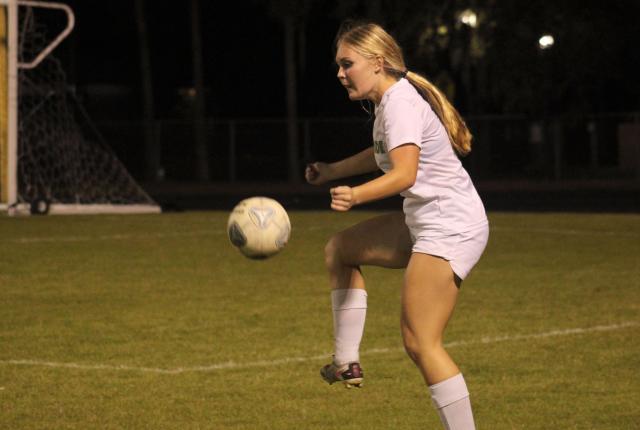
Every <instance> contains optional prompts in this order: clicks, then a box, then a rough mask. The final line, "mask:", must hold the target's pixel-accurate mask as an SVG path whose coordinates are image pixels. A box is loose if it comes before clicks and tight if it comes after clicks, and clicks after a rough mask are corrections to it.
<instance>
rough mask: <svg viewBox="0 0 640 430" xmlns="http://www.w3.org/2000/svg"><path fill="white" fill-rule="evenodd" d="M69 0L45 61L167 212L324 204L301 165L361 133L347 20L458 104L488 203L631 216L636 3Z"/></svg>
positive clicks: (635, 155)
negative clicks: (244, 200) (55, 64)
mask: <svg viewBox="0 0 640 430" xmlns="http://www.w3.org/2000/svg"><path fill="white" fill-rule="evenodd" d="M66 3H67V4H68V5H69V6H71V7H72V9H73V10H74V13H75V15H76V26H75V29H74V31H73V33H72V34H71V35H70V36H69V38H68V39H67V40H65V41H64V42H63V43H62V44H61V45H60V46H59V47H58V48H57V49H56V50H55V52H54V55H55V56H56V57H57V58H58V59H59V60H60V62H61V64H62V66H63V69H64V70H65V73H66V81H67V85H68V86H69V90H70V91H71V92H73V93H74V94H75V96H76V98H77V99H78V100H79V102H80V103H81V105H82V106H84V109H85V110H86V113H87V116H88V117H89V118H91V121H92V123H93V124H94V125H95V129H96V130H97V132H99V133H100V135H101V136H103V138H104V140H105V141H107V142H108V143H109V145H110V146H111V147H112V148H113V150H114V151H115V153H116V154H117V156H118V157H119V158H120V160H121V161H122V162H123V163H124V165H125V166H126V167H127V169H128V170H129V172H130V173H131V174H132V176H133V177H134V178H135V179H136V180H137V181H138V182H139V183H141V184H142V185H143V187H144V188H145V189H146V190H147V191H148V192H149V193H150V194H151V195H152V196H153V197H154V198H155V199H156V200H157V201H158V202H159V203H161V204H162V205H163V206H164V207H165V209H188V208H224V207H230V205H232V203H233V202H235V201H237V199H238V198H240V197H245V196H246V195H253V194H269V195H272V196H274V197H277V198H280V199H281V200H285V203H286V204H287V205H288V206H290V207H291V206H295V207H300V208H304V207H311V206H318V205H319V206H321V207H328V199H327V198H326V197H325V196H326V188H321V189H318V188H317V187H311V186H308V185H306V184H304V178H303V171H304V166H305V163H307V162H309V161H312V160H324V161H333V160H337V159H339V158H342V157H345V156H348V155H350V154H352V153H354V152H356V151H359V150H361V149H363V148H364V147H366V146H367V145H369V144H370V141H371V137H370V134H371V127H372V123H373V121H372V118H370V117H369V115H368V114H367V113H366V112H364V111H363V110H362V108H361V106H360V105H359V104H358V103H353V102H350V101H349V100H348V98H347V97H346V93H345V92H344V90H343V88H342V87H341V86H340V85H339V84H338V81H337V79H336V76H335V75H336V72H337V69H336V66H335V63H334V51H333V38H334V36H335V33H336V31H337V30H338V27H339V25H340V22H341V21H343V20H344V19H345V18H360V19H369V20H373V21H375V22H377V23H380V24H382V25H383V26H384V27H385V28H386V29H387V30H388V31H389V32H390V33H391V34H392V35H394V36H395V37H396V39H397V40H398V42H399V43H400V45H401V47H402V48H403V51H404V55H405V59H406V63H407V65H408V68H409V69H410V70H412V71H415V72H418V73H421V74H423V75H424V76H426V77H427V78H429V79H430V80H431V81H433V82H434V83H436V84H437V85H438V86H439V87H440V88H441V89H442V90H443V91H444V92H445V93H446V94H447V95H448V96H449V98H450V99H451V100H452V101H453V102H454V104H455V105H456V107H457V108H458V109H459V111H460V112H461V113H462V114H463V116H464V118H465V120H466V121H467V123H468V125H469V127H470V129H471V131H472V133H473V135H474V147H473V151H472V153H471V154H470V155H469V156H467V157H465V158H464V159H463V163H464V165H465V167H466V168H467V170H468V171H469V172H470V174H471V175H472V177H473V179H474V181H475V182H476V185H477V187H478V189H479V191H480V194H481V195H482V197H483V198H484V200H485V203H486V204H487V206H488V208H489V209H490V210H492V209H493V210H501V209H516V210H519V209H538V210H540V209H548V210H559V209H561V210H603V211H639V210H640V203H639V199H638V196H639V195H640V80H639V79H638V77H639V76H640V50H639V49H638V46H640V31H639V28H638V24H637V20H638V17H639V16H640V2H638V1H635V0H613V1H610V2H602V1H594V0H581V1H577V0H559V1H555V2H548V1H542V0H532V1H528V2H499V1H495V0H476V1H472V0H466V1H462V0H448V1H445V0H431V1H420V2H418V1H406V0H404V1H403V0H397V1H385V0H369V1H365V0H347V1H327V0H300V1H293V0H249V1H244V2H228V3H225V4H224V6H222V5H221V4H220V3H219V2H212V1H203V0H186V1H183V2H179V3H176V2H164V1H150V0H110V1H109V2H100V3H96V2H88V1H86V0H68V1H66ZM53 27H54V28H52V29H51V31H54V32H55V31H56V29H55V25H53ZM360 179H363V178H360ZM396 203H397V201H394V199H391V201H390V202H386V203H379V204H378V205H395V204H396ZM374 206H375V205H374Z"/></svg>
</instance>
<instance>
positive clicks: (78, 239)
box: [5, 230, 226, 244]
mask: <svg viewBox="0 0 640 430" xmlns="http://www.w3.org/2000/svg"><path fill="white" fill-rule="evenodd" d="M223 234H226V231H225V230H220V231H218V230H202V231H190V232H182V233H149V234H105V235H99V236H48V237H47V236H45V237H20V238H15V239H9V240H6V241H5V242H12V243H23V244H29V243H42V242H89V241H92V240H132V239H133V240H138V239H165V238H174V237H193V236H218V235H223Z"/></svg>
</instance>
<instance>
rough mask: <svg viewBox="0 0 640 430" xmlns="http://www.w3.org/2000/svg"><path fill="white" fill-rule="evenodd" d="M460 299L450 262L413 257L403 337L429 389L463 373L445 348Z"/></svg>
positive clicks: (405, 294) (404, 296)
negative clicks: (445, 339)
mask: <svg viewBox="0 0 640 430" xmlns="http://www.w3.org/2000/svg"><path fill="white" fill-rule="evenodd" d="M457 297H458V288H457V286H456V278H455V275H454V273H453V271H452V270H451V266H450V265H449V263H448V262H447V261H445V260H443V259H442V258H439V257H434V256H432V255H427V254H419V253H416V254H413V255H412V256H411V260H410V261H409V265H408V267H407V271H406V274H405V281H404V286H403V291H402V321H401V327H402V336H403V339H404V345H405V348H406V350H407V353H408V354H409V356H410V357H411V359H412V360H413V361H414V362H415V363H416V365H417V366H418V368H419V369H420V371H421V372H422V376H423V377H424V379H425V381H426V382H427V384H429V385H432V384H435V383H438V382H440V381H443V380H445V379H447V378H450V377H452V376H454V375H456V374H458V373H460V370H459V369H458V367H457V366H456V364H455V363H454V362H453V360H452V359H451V357H450V356H449V354H448V353H447V351H445V349H444V347H443V346H442V337H443V333H444V329H445V327H446V326H447V322H448V321H449V318H450V317H451V314H452V313H453V309H454V307H455V304H456V299H457Z"/></svg>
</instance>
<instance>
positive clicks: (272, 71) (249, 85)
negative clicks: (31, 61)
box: [58, 0, 359, 117]
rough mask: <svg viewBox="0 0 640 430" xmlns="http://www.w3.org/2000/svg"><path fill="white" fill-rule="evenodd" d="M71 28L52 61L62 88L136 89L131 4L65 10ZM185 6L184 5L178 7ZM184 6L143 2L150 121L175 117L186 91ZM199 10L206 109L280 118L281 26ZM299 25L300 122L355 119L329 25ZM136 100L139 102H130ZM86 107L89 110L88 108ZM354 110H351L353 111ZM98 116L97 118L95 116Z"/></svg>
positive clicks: (260, 10)
mask: <svg viewBox="0 0 640 430" xmlns="http://www.w3.org/2000/svg"><path fill="white" fill-rule="evenodd" d="M68 3H69V4H70V5H71V6H72V8H73V9H74V12H75V14H76V27H75V30H74V32H73V34H72V35H71V36H70V39H69V40H68V41H65V42H63V45H61V47H60V48H59V52H58V55H59V56H60V57H61V58H62V59H63V61H64V62H65V65H66V67H67V72H68V75H69V80H70V81H71V83H75V84H76V85H77V86H78V87H79V88H80V89H82V88H86V87H87V86H88V85H94V84H116V85H124V86H129V87H133V91H134V92H136V91H139V88H140V69H139V50H138V39H137V33H136V22H135V16H134V7H133V2H131V1H109V2H104V3H100V4H99V5H97V4H93V2H87V1H86V0H85V1H82V0H80V1H71V2H68ZM185 3H186V2H185ZM187 6H188V5H187V4H184V5H181V7H180V8H176V7H175V3H168V2H147V11H148V16H147V19H148V21H147V28H148V31H149V45H150V49H151V51H152V52H151V62H152V68H153V72H152V73H153V81H154V82H153V83H154V97H155V99H156V100H155V101H156V105H157V111H158V116H171V115H172V114H175V109H176V108H175V107H174V105H175V103H176V97H177V95H176V93H177V89H178V88H183V87H188V86H190V85H192V82H193V77H192V58H191V34H190V21H189V8H188V7H187ZM224 8H225V11H224V13H223V12H222V11H221V10H220V7H219V6H218V4H217V3H214V2H205V1H203V2H201V16H202V24H201V25H202V37H203V42H202V43H203V57H204V58H203V60H204V69H205V70H204V73H205V76H204V80H205V86H206V88H207V108H208V111H209V112H210V113H213V114H215V115H218V116H225V117H233V116H254V117H259V116H283V115H284V114H285V95H284V54H283V29H282V24H281V23H280V22H278V20H277V19H276V18H274V17H272V16H270V14H269V12H268V10H267V8H266V7H264V6H260V5H252V6H251V8H250V9H249V8H248V7H247V5H246V4H245V3H244V2H228V3H226V4H225V6H224ZM318 16H319V17H320V18H321V19H318V20H313V22H310V23H308V24H307V49H306V50H305V55H306V58H305V63H306V66H305V71H304V73H302V75H301V76H299V78H298V79H299V88H301V91H302V93H301V94H300V101H299V108H300V111H301V114H302V115H305V114H308V115H313V114H325V115H336V114H340V113H345V112H357V110H354V109H356V108H354V106H352V104H351V103H349V102H348V101H347V100H346V97H345V94H344V92H343V90H342V88H341V87H340V86H339V85H338V82H337V79H336V78H335V69H334V67H333V59H332V56H333V52H332V46H331V42H332V40H333V36H334V34H335V31H336V29H337V27H338V25H339V22H338V21H337V20H332V19H329V18H326V17H323V14H322V13H319V14H318ZM136 97H137V98H138V99H139V94H137V95H136V96H134V98H136ZM89 104H90V103H89ZM357 109H359V107H357ZM98 114H99V113H98Z"/></svg>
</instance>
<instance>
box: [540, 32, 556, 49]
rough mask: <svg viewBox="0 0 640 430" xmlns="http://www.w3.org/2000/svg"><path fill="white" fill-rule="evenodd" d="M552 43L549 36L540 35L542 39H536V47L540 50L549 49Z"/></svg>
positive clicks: (552, 40) (553, 41)
mask: <svg viewBox="0 0 640 430" xmlns="http://www.w3.org/2000/svg"><path fill="white" fill-rule="evenodd" d="M554 43H555V40H554V39H553V36H552V35H550V34H544V35H542V37H540V39H538V46H540V49H549V48H551V47H552V46H553V44H554Z"/></svg>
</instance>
